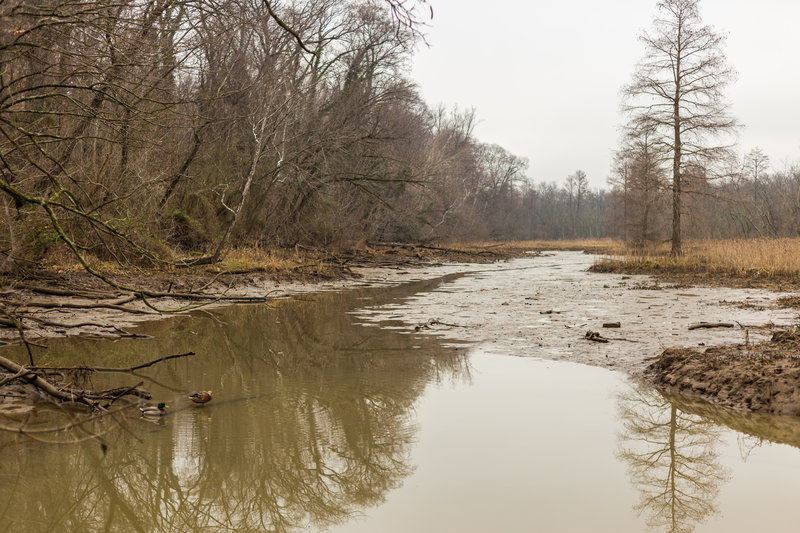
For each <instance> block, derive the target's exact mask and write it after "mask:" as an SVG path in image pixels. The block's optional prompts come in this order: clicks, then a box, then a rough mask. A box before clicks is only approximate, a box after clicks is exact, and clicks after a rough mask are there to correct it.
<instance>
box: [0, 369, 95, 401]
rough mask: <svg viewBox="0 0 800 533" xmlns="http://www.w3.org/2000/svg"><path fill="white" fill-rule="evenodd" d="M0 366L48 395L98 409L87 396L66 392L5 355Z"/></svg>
mask: <svg viewBox="0 0 800 533" xmlns="http://www.w3.org/2000/svg"><path fill="white" fill-rule="evenodd" d="M0 366H2V367H3V368H5V369H6V370H8V371H9V372H13V373H14V374H18V373H19V374H20V378H21V379H23V380H25V381H27V382H28V383H30V384H31V385H33V386H34V387H36V388H37V389H39V390H41V391H43V392H45V393H47V394H49V395H50V396H52V397H54V398H56V399H59V400H61V401H64V402H75V403H82V404H84V405H86V406H88V407H89V408H91V409H92V410H94V409H99V408H100V406H99V405H98V404H97V402H95V401H93V400H90V399H88V398H84V397H82V396H80V395H76V394H75V393H73V392H66V391H63V390H61V389H59V388H57V387H56V386H55V385H53V384H52V383H50V382H49V381H47V380H45V379H43V378H42V377H40V376H38V375H36V374H35V373H34V372H32V371H30V369H26V368H25V367H23V366H22V365H18V364H17V363H15V362H14V361H11V360H10V359H6V358H5V357H2V356H0Z"/></svg>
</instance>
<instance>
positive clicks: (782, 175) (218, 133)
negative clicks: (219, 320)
mask: <svg viewBox="0 0 800 533" xmlns="http://www.w3.org/2000/svg"><path fill="white" fill-rule="evenodd" d="M683 3H686V2H683ZM688 3H689V4H691V5H694V4H695V2H688ZM667 4H681V2H667ZM431 15H432V8H431V6H430V5H429V4H428V3H427V2H426V1H425V0H358V1H354V2H338V1H335V0H321V1H303V0H294V1H287V2H280V3H278V2H270V1H267V0H236V1H233V0H221V1H212V0H103V1H96V0H37V1H32V0H6V1H4V2H3V3H2V5H0V191H2V193H1V194H0V201H2V205H1V206H0V212H1V213H2V226H3V230H0V253H2V259H0V271H2V272H4V273H15V272H20V271H25V270H29V269H31V268H32V267H35V266H36V264H37V263H38V262H39V261H40V260H41V259H42V258H43V257H45V256H46V255H47V254H48V253H49V252H51V251H52V250H53V249H55V248H61V249H64V248H66V249H68V250H69V251H71V253H72V254H73V255H74V256H75V257H76V258H77V259H78V260H79V261H80V262H81V263H82V264H84V266H85V267H87V268H91V265H92V264H93V262H94V261H113V262H117V263H120V264H136V265H151V266H156V265H161V264H165V263H172V264H174V263H175V262H183V263H186V262H195V263H211V262H215V261H217V260H219V259H220V257H222V256H224V254H225V252H226V251H227V250H229V249H231V248H235V247H245V246H263V247H295V246H297V245H302V246H309V247H319V248H339V247H348V246H353V245H358V244H359V243H365V242H374V241H379V242H434V241H435V242H447V241H468V240H470V241H476V240H523V239H569V238H579V237H615V238H619V239H624V240H625V241H627V242H631V243H648V242H663V241H667V240H669V239H670V231H673V240H674V218H675V213H676V211H675V209H676V206H675V203H674V201H675V199H676V198H677V199H678V200H680V202H679V203H678V206H677V213H678V218H679V221H680V218H681V217H683V235H684V236H685V237H687V238H695V237H696V238H732V237H735V238H739V237H742V238H749V237H786V236H799V235H800V164H798V163H795V164H787V165H784V167H783V168H772V167H771V166H770V162H769V158H768V157H767V156H766V155H765V154H764V153H763V151H762V150H760V149H759V148H752V149H750V150H749V151H747V152H746V153H745V154H740V153H738V152H737V151H736V150H734V149H731V148H727V149H724V150H716V151H714V153H713V157H708V156H709V152H707V151H704V152H702V153H701V152H700V151H697V152H688V153H686V155H685V157H684V159H683V160H681V161H680V162H679V165H680V177H681V180H680V181H676V180H675V178H674V176H673V175H672V174H671V170H672V169H671V166H672V163H673V160H672V159H671V158H672V155H671V152H670V151H669V149H668V147H667V148H666V149H665V146H664V143H663V142H659V141H658V139H657V138H656V137H655V133H654V132H655V129H656V127H657V125H655V126H654V122H653V121H652V120H651V121H650V122H648V121H647V120H643V119H642V116H641V114H637V108H636V105H635V104H631V103H630V102H629V103H626V104H623V105H624V107H625V106H626V107H625V110H626V113H627V114H626V117H627V118H626V120H627V123H626V125H625V127H624V128H623V130H624V131H623V134H622V135H621V140H620V146H619V150H618V151H617V153H616V156H615V158H614V165H613V168H611V169H609V175H608V176H607V189H605V190H592V189H591V187H590V186H589V180H588V178H587V176H586V174H585V173H584V172H583V171H581V170H576V171H575V172H574V173H573V174H571V175H569V176H563V178H561V180H560V181H554V180H552V179H550V178H546V179H542V177H539V176H531V175H529V174H528V165H527V161H526V160H525V159H524V158H521V157H518V156H516V155H514V154H512V153H510V152H509V151H508V150H506V149H505V148H503V147H501V146H497V145H493V144H487V143H484V142H481V141H480V140H479V139H477V138H476V136H475V135H474V128H475V124H476V121H477V120H478V116H479V113H478V112H476V111H474V110H471V109H457V108H445V107H443V106H440V105H436V104H432V103H429V102H425V101H423V99H422V98H421V96H420V94H419V91H418V89H417V87H416V86H415V82H414V80H413V79H410V78H409V77H408V75H407V73H408V72H409V64H410V61H411V60H412V57H413V54H414V52H415V50H416V49H418V47H420V46H425V45H426V44H425V39H424V29H425V24H426V23H427V21H428V20H429V19H430V17H431ZM690 22H691V21H690ZM656 44H657V43H656ZM706 45H708V46H710V47H711V49H712V50H713V49H714V46H716V43H715V42H708V43H706ZM651 66H652V65H651ZM641 69H642V67H640V74H641V72H642V71H641ZM721 73H722V74H725V71H724V70H723V71H721ZM645 74H646V72H645ZM723 77H724V76H723ZM624 81H625V80H620V83H621V84H622V83H624ZM638 81H641V79H639V80H638ZM718 81H719V86H718V87H714V90H716V89H719V88H721V87H722V86H724V84H725V80H724V79H723V78H720V79H719V80H718ZM636 84H637V80H636V79H634V81H633V82H632V83H631V85H629V86H626V89H625V91H626V92H627V93H628V94H629V95H632V96H633V97H636V96H641V91H639V93H637V86H636ZM716 96H717V95H716V94H712V95H711V97H712V99H713V98H714V97H716ZM649 118H650V119H653V117H652V116H651V117H649ZM656 118H657V117H656ZM716 126H719V127H721V128H723V129H725V128H729V127H734V126H735V124H734V123H733V122H730V121H728V122H724V123H723V122H720V123H718V124H716ZM532 127H536V125H535V124H534V125H532ZM714 133H717V132H714ZM578 156H579V154H576V160H577V159H579V157H578ZM576 166H579V165H578V164H576ZM676 168H677V167H676ZM676 176H677V174H676ZM676 191H677V192H676ZM671 221H672V229H671V226H670V224H671ZM679 236H680V235H679Z"/></svg>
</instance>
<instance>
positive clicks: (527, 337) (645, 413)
mask: <svg viewBox="0 0 800 533" xmlns="http://www.w3.org/2000/svg"><path fill="white" fill-rule="evenodd" d="M590 263H591V258H590V257H587V256H583V255H581V254H571V253H564V254H556V255H554V256H549V257H534V258H531V259H523V260H517V261H512V262H508V263H503V264H499V265H492V266H489V267H481V268H480V269H478V270H479V271H476V269H475V268H472V270H473V271H472V272H469V273H467V274H465V275H449V276H446V277H444V278H441V279H435V280H428V281H417V282H413V283H408V284H404V285H401V286H398V287H392V288H378V289H375V288H364V289H358V290H352V291H348V292H328V293H320V294H313V295H306V296H303V297H302V298H301V299H299V300H295V301H280V302H277V303H275V304H273V305H261V306H256V305H253V306H237V307H230V308H225V309H216V310H213V311H211V312H198V313H197V314H195V315H192V316H185V317H178V318H175V319H171V320H168V321H161V322H155V323H150V324H145V325H142V326H141V327H139V328H138V329H137V331H138V332H140V333H148V334H150V335H153V338H151V339H143V340H141V339H140V340H119V341H115V342H109V341H94V340H58V341H52V342H51V343H50V346H51V348H50V349H49V350H48V352H47V353H39V354H38V357H39V358H40V359H41V362H45V361H46V362H49V363H53V364H55V363H56V362H58V363H59V364H62V365H67V364H78V363H81V362H91V364H95V365H104V366H126V365H128V364H130V365H133V364H136V363H139V362H142V361H147V360H150V359H153V358H154V357H158V356H159V355H166V354H170V353H180V352H183V351H187V350H193V351H195V352H197V355H196V356H194V357H191V358H185V359H177V360H173V361H168V362H166V363H163V364H161V365H158V366H156V367H152V368H150V369H146V370H143V371H141V373H140V374H139V375H137V376H134V377H131V376H126V375H112V376H94V377H93V378H92V380H93V384H94V385H95V386H98V387H99V386H103V385H106V384H108V385H110V386H115V385H119V384H123V383H124V384H132V382H133V383H135V382H136V381H139V380H144V381H145V383H146V386H147V387H148V388H149V389H150V390H152V391H153V393H154V397H155V398H156V399H162V400H164V401H166V402H167V403H168V404H169V405H170V406H171V408H170V409H169V411H170V412H169V414H168V415H167V416H166V417H164V418H163V419H159V420H157V421H156V422H150V421H146V420H142V419H139V418H136V417H132V418H129V419H126V420H124V421H121V423H120V424H110V423H109V422H108V421H98V422H97V423H96V424H95V425H94V426H93V427H91V428H88V427H87V428H86V429H87V430H91V431H93V432H95V433H102V435H101V436H100V437H97V438H86V439H85V440H83V441H82V442H77V443H71V444H54V443H52V442H51V441H56V440H61V441H64V440H67V441H72V440H76V439H79V438H81V434H80V433H77V432H72V433H70V434H68V435H67V434H37V435H35V436H34V437H33V438H28V437H26V438H20V437H17V436H12V435H10V434H8V433H6V432H2V431H0V454H2V455H1V456H0V457H2V461H1V462H0V531H37V532H38V531H147V532H150V531H158V532H161V531H333V532H343V533H348V532H407V531H426V532H427V531H430V532H443V531H454V532H455V531H458V532H485V531H510V532H516V531H519V532H530V531H543V532H544V531H576V532H578V531H592V532H606V531H608V532H625V531H630V532H639V531H698V532H700V531H703V532H723V531H724V532H737V531H742V532H744V531H748V532H749V531H755V530H759V531H770V532H783V531H786V532H789V531H797V524H798V523H799V522H800V508H799V507H798V506H797V495H798V494H800V449H798V447H800V420H798V419H795V418H787V417H765V416H752V415H743V414H736V413H731V412H726V411H719V410H716V409H713V408H709V407H708V406H707V405H704V404H700V403H691V402H687V401H685V400H680V399H673V398H666V397H664V396H662V395H661V394H659V393H658V392H656V391H654V390H652V389H650V388H648V387H646V386H642V385H639V384H637V383H636V382H635V381H633V380H630V379H629V378H627V377H626V375H625V374H623V373H620V372H618V371H617V370H609V369H607V368H602V367H604V366H608V367H611V368H614V367H616V369H625V370H636V369H638V368H641V366H642V365H643V361H644V359H646V358H647V357H650V356H653V355H656V353H658V350H660V348H661V347H662V346H672V345H680V344H683V345H686V344H689V345H691V344H698V343H701V342H702V343H706V344H710V343H713V342H720V341H722V340H733V341H739V340H741V338H742V335H743V330H741V329H737V330H734V331H717V330H714V331H711V330H700V331H699V332H691V333H687V332H686V325H688V323H690V322H696V321H700V320H707V321H716V320H725V321H733V320H738V321H739V322H741V323H742V324H745V325H757V324H761V323H763V322H767V321H770V320H772V321H773V322H779V321H786V320H791V319H792V318H793V317H792V316H791V314H790V313H785V312H783V311H777V310H775V309H774V307H770V304H771V301H772V299H773V298H774V295H770V294H769V293H763V292H758V291H732V290H729V289H702V290H701V289H690V290H686V289H662V290H650V289H653V288H654V287H653V282H652V281H650V280H648V279H647V278H639V277H633V278H623V277H622V276H608V275H595V274H589V273H586V272H585V268H586V267H587V266H588V265H589V264H590ZM690 295H691V296H690ZM720 300H727V301H730V302H734V301H735V302H738V303H740V304H741V303H742V302H747V303H748V304H749V305H748V306H747V307H743V306H741V305H740V306H733V305H731V306H728V305H726V306H720V305H719V301H720ZM762 307H763V308H764V309H763V310H760V308H762ZM547 311H553V312H552V313H548V314H543V313H545V312H547ZM431 319H438V320H439V321H440V322H443V323H447V324H453V326H442V325H433V326H431V328H430V329H423V330H421V331H414V326H415V325H417V324H420V323H424V322H427V321H429V320H431ZM603 321H620V322H621V323H622V328H620V329H619V330H613V334H612V333H607V332H608V331H611V330H603V331H604V333H606V334H607V336H609V337H618V338H625V339H628V340H626V341H621V340H617V341H613V342H612V343H609V344H608V345H594V344H592V343H589V342H588V341H584V340H582V339H581V337H582V336H583V334H584V333H585V330H587V329H594V330H599V329H600V328H599V326H600V325H601V324H600V323H601V322H603ZM753 335H757V332H756V331H752V332H751V339H752V338H753ZM4 353H5V354H6V355H8V354H11V355H12V356H14V357H16V358H17V359H19V360H22V359H23V355H22V354H21V353H20V352H18V351H17V352H14V350H5V351H4ZM523 355H524V356H527V357H518V356H523ZM606 355H608V357H606ZM581 363H590V364H592V365H594V366H588V365H586V364H581ZM76 379H81V377H80V376H76ZM83 379H85V377H84V378H83ZM198 389H212V390H213V391H214V396H215V399H214V400H213V401H212V402H211V403H210V404H208V405H206V406H204V407H194V406H193V405H190V403H189V401H188V400H187V399H186V398H185V396H186V393H187V392H189V391H194V390H198ZM46 414H47V413H46ZM43 418H44V421H43V422H42V423H43V424H44V425H48V424H50V425H52V424H54V423H59V422H60V421H62V420H63V414H62V413H60V412H58V411H56V410H54V411H53V412H52V413H49V414H47V416H43ZM2 423H3V422H2V420H0V424H2ZM104 450H105V451H104Z"/></svg>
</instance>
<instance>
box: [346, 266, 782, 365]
mask: <svg viewBox="0 0 800 533" xmlns="http://www.w3.org/2000/svg"><path fill="white" fill-rule="evenodd" d="M593 262H594V259H593V256H590V255H586V254H582V253H579V252H555V253H552V254H546V255H542V256H536V257H531V258H525V259H514V260H511V261H506V262H503V263H497V264H493V265H483V266H481V268H480V269H479V270H476V271H473V272H467V273H465V274H464V275H463V276H461V277H459V278H457V279H454V280H452V281H450V282H448V283H444V284H442V285H441V286H440V287H438V288H437V289H436V290H434V291H432V292H428V293H420V294H416V295H414V296H411V297H409V298H406V299H404V300H402V301H399V302H395V303H391V304H387V305H382V306H376V307H367V308H364V309H361V310H359V311H357V316H358V317H359V318H360V319H361V320H362V321H363V322H364V323H367V324H373V325H375V326H378V325H380V327H391V328H397V329H401V330H407V331H409V332H412V331H421V332H423V333H428V334H431V335H437V336H440V337H442V338H443V339H445V340H446V341H447V342H450V343H452V344H456V345H458V344H468V345H479V346H480V347H481V348H482V349H483V350H485V351H489V352H495V353H503V354H509V355H515V356H524V357H536V358H542V359H553V360H565V361H572V362H577V363H583V364H588V365H593V366H600V367H605V368H611V369H615V370H618V371H621V372H624V373H626V374H630V375H636V376H638V375H642V374H643V371H644V370H645V368H647V366H648V365H649V364H650V363H651V362H652V360H653V358H655V357H657V356H659V355H660V354H661V353H662V352H663V351H664V350H666V349H668V348H691V347H694V348H698V347H699V348H706V347H711V346H722V345H729V344H736V343H740V342H743V341H744V340H745V337H746V338H747V340H748V342H749V343H758V342H762V341H768V340H769V339H770V338H771V336H772V333H773V330H775V329H776V328H777V329H779V328H781V327H784V328H785V327H786V326H789V325H791V324H794V323H795V322H796V319H797V312H796V310H792V309H786V308H780V307H778V305H777V304H776V302H777V299H778V297H779V296H781V295H779V294H777V293H774V292H770V291H766V290H761V289H732V288H720V287H691V288H686V287H676V286H669V285H664V284H660V283H659V282H658V280H656V279H655V278H651V277H649V276H635V275H634V276H629V275H622V274H600V273H593V272H588V269H589V267H591V266H592V264H593ZM614 322H619V327H614V328H608V327H606V328H604V327H603V325H604V324H608V323H614ZM698 322H727V323H733V324H734V325H735V327H732V328H707V329H706V328H701V329H694V330H690V329H689V327H690V326H691V325H693V324H696V323H698ZM590 331H593V332H597V333H599V334H600V335H601V336H602V337H604V338H606V339H608V341H609V342H607V343H603V342H593V341H592V340H591V339H589V338H587V332H590Z"/></svg>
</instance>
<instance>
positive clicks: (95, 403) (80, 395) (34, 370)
mask: <svg viewBox="0 0 800 533" xmlns="http://www.w3.org/2000/svg"><path fill="white" fill-rule="evenodd" d="M191 355H194V352H186V353H181V354H174V355H166V356H164V357H159V358H158V359H154V360H152V361H148V362H147V363H142V364H140V365H134V366H130V367H126V368H113V367H99V366H98V367H91V366H74V367H39V366H32V365H31V366H28V367H24V366H22V365H18V364H17V363H15V362H14V361H11V360H10V359H6V358H5V357H2V356H0V367H2V368H4V369H5V370H7V371H8V372H10V373H11V375H9V376H7V377H4V378H3V379H2V380H0V386H2V385H4V384H6V383H8V382H10V381H13V380H15V379H20V380H23V381H25V382H27V383H29V384H31V385H33V386H34V387H36V388H37V389H39V390H40V391H42V392H44V393H46V394H48V395H49V396H51V397H53V398H55V399H57V400H60V401H62V402H74V403H81V404H83V405H86V406H88V407H89V408H91V409H92V410H96V409H104V407H103V406H102V405H100V403H99V402H100V401H101V400H110V402H109V403H108V404H107V405H110V404H111V403H114V402H115V401H116V400H118V399H119V398H121V397H123V396H129V395H130V396H137V397H139V398H145V399H150V398H151V396H150V393H149V392H148V391H147V390H145V389H142V388H141V386H142V384H143V382H139V383H137V384H136V385H133V386H128V387H116V388H113V389H107V390H101V391H94V390H83V389H72V388H67V387H58V386H56V385H55V384H54V383H52V382H51V381H49V380H48V379H45V378H44V377H42V376H41V375H39V373H41V374H47V373H60V372H62V371H88V372H126V373H130V372H134V371H136V370H140V369H142V368H147V367H149V366H153V365H155V364H157V363H160V362H162V361H167V360H169V359H176V358H179V357H188V356H191Z"/></svg>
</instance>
